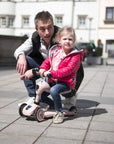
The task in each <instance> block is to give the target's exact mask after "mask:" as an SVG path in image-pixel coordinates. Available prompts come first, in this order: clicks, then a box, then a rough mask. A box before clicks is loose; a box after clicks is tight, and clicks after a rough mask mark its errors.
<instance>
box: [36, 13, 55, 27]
mask: <svg viewBox="0 0 114 144" xmlns="http://www.w3.org/2000/svg"><path fill="white" fill-rule="evenodd" d="M49 19H50V20H51V21H52V23H53V17H52V15H51V14H50V13H49V12H48V11H41V12H39V13H37V14H36V16H35V19H34V23H35V27H36V28H37V24H38V20H41V21H47V20H49Z"/></svg>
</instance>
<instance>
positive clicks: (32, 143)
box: [32, 122, 52, 144]
mask: <svg viewBox="0 0 114 144" xmlns="http://www.w3.org/2000/svg"><path fill="white" fill-rule="evenodd" d="M51 125H52V122H51V123H50V124H49V125H48V127H46V128H45V130H44V131H43V132H42V133H41V134H40V135H39V136H38V137H37V138H36V140H35V141H34V142H33V143H32V144H35V143H36V142H37V140H38V139H39V138H40V137H41V136H42V135H43V134H44V132H45V131H46V130H47V129H48V128H49V127H50V126H51Z"/></svg>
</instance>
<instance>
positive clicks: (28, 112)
mask: <svg viewBox="0 0 114 144" xmlns="http://www.w3.org/2000/svg"><path fill="white" fill-rule="evenodd" d="M48 77H49V78H51V75H48ZM37 88H38V85H37ZM55 113H56V111H55V110H49V109H48V108H47V109H46V108H44V107H41V106H39V105H36V104H34V103H33V104H29V105H27V104H26V103H23V104H21V106H20V107H19V114H20V116H22V117H28V118H34V119H36V120H37V121H38V122H41V121H43V120H44V119H45V118H50V117H53V116H54V115H55ZM76 113H77V110H76V107H75V106H72V107H71V108H70V109H69V110H67V109H64V110H63V114H64V115H65V116H73V115H76Z"/></svg>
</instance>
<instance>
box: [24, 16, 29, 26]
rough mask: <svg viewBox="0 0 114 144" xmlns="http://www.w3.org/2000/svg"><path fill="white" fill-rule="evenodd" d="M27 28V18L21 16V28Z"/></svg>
mask: <svg viewBox="0 0 114 144" xmlns="http://www.w3.org/2000/svg"><path fill="white" fill-rule="evenodd" d="M28 26H29V17H28V16H23V18H22V27H28Z"/></svg>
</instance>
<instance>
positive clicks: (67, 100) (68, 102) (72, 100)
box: [62, 96, 76, 109]
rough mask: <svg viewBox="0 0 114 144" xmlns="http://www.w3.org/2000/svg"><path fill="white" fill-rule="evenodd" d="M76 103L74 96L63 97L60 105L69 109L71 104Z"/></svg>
mask: <svg viewBox="0 0 114 144" xmlns="http://www.w3.org/2000/svg"><path fill="white" fill-rule="evenodd" d="M75 105H76V96H73V97H70V98H65V100H64V101H63V104H62V107H63V109H70V108H71V107H72V106H75Z"/></svg>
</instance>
